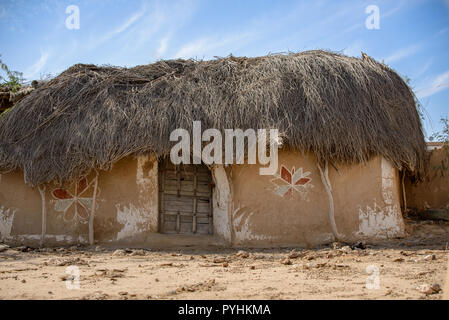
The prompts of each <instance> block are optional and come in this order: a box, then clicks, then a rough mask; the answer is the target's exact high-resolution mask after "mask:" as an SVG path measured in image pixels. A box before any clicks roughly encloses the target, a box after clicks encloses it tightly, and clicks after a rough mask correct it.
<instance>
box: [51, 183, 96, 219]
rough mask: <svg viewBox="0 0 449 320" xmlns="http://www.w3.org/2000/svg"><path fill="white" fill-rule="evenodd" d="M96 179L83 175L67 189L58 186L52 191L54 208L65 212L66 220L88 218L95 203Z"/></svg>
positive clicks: (64, 217) (63, 216) (63, 215)
mask: <svg viewBox="0 0 449 320" xmlns="http://www.w3.org/2000/svg"><path fill="white" fill-rule="evenodd" d="M95 179H96V178H94V179H92V180H91V181H90V182H89V181H88V179H87V177H82V178H81V179H79V180H78V181H77V182H74V183H73V184H72V185H71V186H70V187H69V188H67V189H64V188H56V189H54V190H53V191H52V192H51V194H52V196H53V199H54V200H53V201H52V202H53V203H54V208H55V210H56V211H57V212H62V213H63V214H62V218H63V220H64V221H65V222H71V221H75V220H76V221H84V222H86V221H87V220H88V218H89V215H90V212H91V210H92V205H93V189H94V184H95Z"/></svg>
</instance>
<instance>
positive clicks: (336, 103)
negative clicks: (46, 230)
mask: <svg viewBox="0 0 449 320" xmlns="http://www.w3.org/2000/svg"><path fill="white" fill-rule="evenodd" d="M193 120H201V121H202V128H203V130H204V129H206V128H217V129H220V130H224V129H233V128H241V129H243V130H245V129H247V128H253V129H258V128H278V129H279V131H280V132H281V134H282V135H283V136H284V144H285V145H286V146H287V147H289V148H293V149H296V150H300V151H302V152H307V151H313V152H314V153H315V154H316V156H317V157H318V158H319V159H320V160H322V161H324V160H328V161H330V162H331V163H332V164H334V165H337V166H338V164H339V163H349V164H352V163H360V162H364V161H367V160H369V159H370V158H371V157H372V156H374V155H378V154H381V155H383V156H385V157H386V158H387V159H390V160H391V161H393V163H394V164H395V165H396V166H397V167H398V168H400V167H403V166H404V167H406V168H408V169H411V170H416V169H420V168H422V166H423V161H424V154H425V149H426V145H425V142H424V137H423V133H422V128H421V123H420V119H419V116H418V112H417V110H416V106H415V102H414V96H413V93H412V92H411V91H410V89H409V87H408V86H407V85H406V84H405V83H404V81H403V80H402V79H401V78H400V76H398V75H397V74H396V73H395V72H394V71H392V70H391V69H389V68H388V67H387V66H385V65H383V64H380V63H378V62H376V61H375V60H373V59H371V58H369V57H368V56H365V55H364V57H363V59H358V58H350V57H346V56H342V55H338V54H334V53H331V52H325V51H308V52H302V53H297V54H287V55H283V54H278V55H270V56H264V57H258V58H236V57H232V56H230V57H227V58H218V59H215V60H212V61H193V60H168V61H159V62H156V63H153V64H149V65H143V66H137V67H134V68H129V69H127V68H119V67H110V66H103V67H99V66H95V65H81V64H78V65H74V66H72V67H71V68H69V69H68V70H66V71H65V72H63V73H62V74H60V75H59V76H58V77H56V78H54V79H52V80H51V81H49V82H48V83H45V84H44V85H42V86H41V87H39V88H38V89H36V90H34V91H33V92H32V93H31V94H29V95H28V96H26V97H25V98H23V99H22V100H21V101H20V102H19V103H18V105H17V106H16V107H15V108H13V109H12V110H11V111H10V112H8V113H7V114H6V115H5V116H4V117H3V118H2V119H0V168H1V169H2V170H14V169H23V170H24V173H25V180H26V182H27V183H29V184H31V185H38V184H41V183H46V182H50V181H52V180H58V181H67V180H71V179H72V178H74V177H76V176H78V175H80V174H84V173H87V172H88V171H90V170H91V169H92V168H99V169H108V168H110V167H111V165H112V164H113V163H114V162H116V161H118V160H119V159H121V158H123V157H125V156H128V155H132V154H141V153H147V152H153V153H155V154H157V155H166V154H168V153H169V151H170V148H171V146H172V145H173V143H171V142H170V141H169V136H170V132H171V131H172V130H174V129H176V128H185V129H189V130H190V129H191V127H192V121H193Z"/></svg>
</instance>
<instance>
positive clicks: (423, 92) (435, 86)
mask: <svg viewBox="0 0 449 320" xmlns="http://www.w3.org/2000/svg"><path fill="white" fill-rule="evenodd" d="M447 88H449V70H447V71H446V72H443V73H441V74H439V75H438V76H436V77H435V79H434V80H433V81H432V85H431V86H430V87H428V88H423V89H419V90H416V93H417V96H418V97H419V98H425V97H430V96H431V95H434V94H435V93H437V92H440V91H441V90H444V89H447Z"/></svg>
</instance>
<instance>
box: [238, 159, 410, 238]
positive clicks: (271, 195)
mask: <svg viewBox="0 0 449 320" xmlns="http://www.w3.org/2000/svg"><path fill="white" fill-rule="evenodd" d="M258 169H259V166H257V165H255V166H248V165H242V166H233V167H232V170H231V173H230V175H231V179H232V192H231V193H232V194H231V199H232V201H231V202H232V214H231V219H230V220H231V224H232V231H231V236H232V242H233V243H234V244H236V245H261V246H266V245H303V246H313V245H317V244H321V243H326V242H329V241H332V240H333V236H332V231H331V226H330V223H329V217H328V212H329V200H328V196H327V193H326V191H325V188H324V186H323V183H322V181H321V176H320V173H319V170H318V168H317V165H316V161H315V157H314V156H313V155H312V154H307V155H301V154H299V153H294V152H288V151H280V153H279V170H278V172H277V173H276V174H275V175H273V176H260V175H259V170H258ZM337 169H338V171H337V170H335V169H334V168H330V169H329V179H330V182H331V186H332V194H333V198H334V205H335V220H336V224H337V228H338V231H339V233H341V234H342V235H343V236H344V238H345V240H348V241H351V240H356V239H361V238H369V239H375V238H390V237H397V236H403V235H404V224H403V220H402V215H401V209H400V202H399V201H400V197H399V177H398V173H397V170H395V169H394V168H393V167H392V166H391V164H390V162H389V161H387V160H385V159H383V158H382V157H376V158H374V159H373V160H371V161H370V162H368V163H366V164H364V165H357V166H350V167H349V166H346V167H345V166H339V167H338V168H337Z"/></svg>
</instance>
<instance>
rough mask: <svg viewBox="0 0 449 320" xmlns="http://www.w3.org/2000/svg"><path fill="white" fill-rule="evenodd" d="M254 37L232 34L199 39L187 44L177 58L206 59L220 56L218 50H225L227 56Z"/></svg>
mask: <svg viewBox="0 0 449 320" xmlns="http://www.w3.org/2000/svg"><path fill="white" fill-rule="evenodd" d="M251 36H252V33H250V32H247V33H239V34H231V35H227V36H224V37H219V38H218V37H209V38H207V37H206V38H199V39H196V40H193V41H191V42H189V43H187V44H185V45H184V46H183V47H181V49H180V50H179V51H178V52H177V53H176V55H175V57H176V58H186V59H188V58H194V57H204V56H208V55H209V54H211V52H212V51H213V52H214V55H218V54H219V53H218V50H219V49H223V48H225V52H223V53H225V54H228V53H231V51H232V49H235V48H237V46H239V45H241V44H242V43H243V42H245V41H248V40H249V39H250V38H251Z"/></svg>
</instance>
